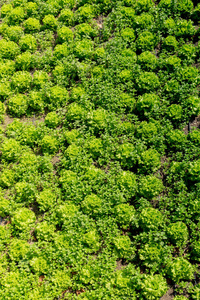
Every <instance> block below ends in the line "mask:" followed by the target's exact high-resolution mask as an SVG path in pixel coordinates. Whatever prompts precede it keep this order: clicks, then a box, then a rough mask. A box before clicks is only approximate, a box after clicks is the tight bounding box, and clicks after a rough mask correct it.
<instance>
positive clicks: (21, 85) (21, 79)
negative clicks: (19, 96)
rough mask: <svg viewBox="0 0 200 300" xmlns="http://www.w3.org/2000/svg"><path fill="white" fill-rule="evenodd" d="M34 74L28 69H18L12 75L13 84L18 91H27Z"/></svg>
mask: <svg viewBox="0 0 200 300" xmlns="http://www.w3.org/2000/svg"><path fill="white" fill-rule="evenodd" d="M31 82H32V76H31V74H30V73H29V72H27V71H18V72H16V73H15V74H14V75H13V77H12V82H11V85H12V87H13V88H14V89H16V91H17V92H26V91H27V90H28V89H29V88H30V85H31Z"/></svg>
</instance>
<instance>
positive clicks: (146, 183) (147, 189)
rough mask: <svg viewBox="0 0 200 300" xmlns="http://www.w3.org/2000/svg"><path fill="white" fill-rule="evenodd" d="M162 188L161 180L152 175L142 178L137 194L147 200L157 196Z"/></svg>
mask: <svg viewBox="0 0 200 300" xmlns="http://www.w3.org/2000/svg"><path fill="white" fill-rule="evenodd" d="M163 188H164V187H163V183H162V180H161V179H159V178H157V177H155V176H153V175H147V176H145V177H142V178H141V180H140V182H139V194H140V196H142V197H145V198H147V199H151V198H153V197H156V196H158V195H159V194H160V193H161V192H162V191H163Z"/></svg>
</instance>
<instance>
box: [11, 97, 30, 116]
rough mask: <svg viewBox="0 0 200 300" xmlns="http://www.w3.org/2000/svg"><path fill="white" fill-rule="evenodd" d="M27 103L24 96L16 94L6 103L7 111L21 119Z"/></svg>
mask: <svg viewBox="0 0 200 300" xmlns="http://www.w3.org/2000/svg"><path fill="white" fill-rule="evenodd" d="M27 108H28V101H27V97H26V95H23V94H17V95H16V96H14V97H11V98H10V99H9V101H8V111H9V113H10V114H11V115H13V116H16V117H21V116H22V115H25V114H26V111H27Z"/></svg>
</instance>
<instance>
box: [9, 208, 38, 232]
mask: <svg viewBox="0 0 200 300" xmlns="http://www.w3.org/2000/svg"><path fill="white" fill-rule="evenodd" d="M35 220H36V217H35V214H34V212H33V211H31V210H30V209H28V208H25V207H24V208H20V209H18V210H16V211H15V213H14V214H13V216H12V219H11V222H12V224H13V225H14V228H15V229H16V230H19V231H23V230H25V231H27V230H30V229H31V228H32V227H33V226H34V224H35Z"/></svg>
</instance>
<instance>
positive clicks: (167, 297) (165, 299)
mask: <svg viewBox="0 0 200 300" xmlns="http://www.w3.org/2000/svg"><path fill="white" fill-rule="evenodd" d="M173 294H174V290H173V288H171V289H170V290H168V291H167V293H166V294H165V295H164V296H162V297H161V298H160V300H171V299H173V298H174V295H173Z"/></svg>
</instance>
